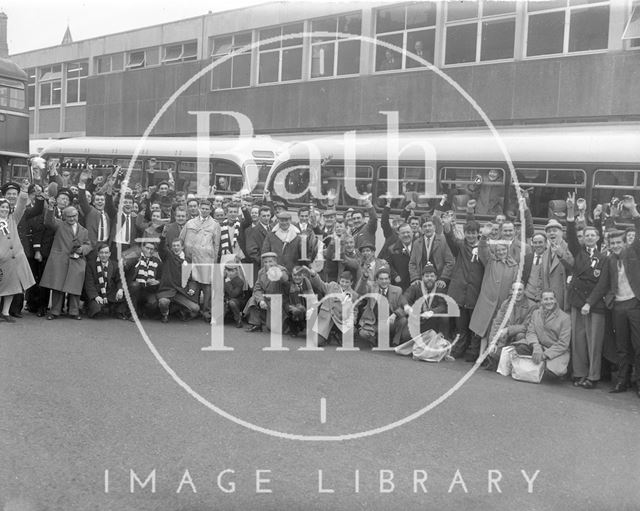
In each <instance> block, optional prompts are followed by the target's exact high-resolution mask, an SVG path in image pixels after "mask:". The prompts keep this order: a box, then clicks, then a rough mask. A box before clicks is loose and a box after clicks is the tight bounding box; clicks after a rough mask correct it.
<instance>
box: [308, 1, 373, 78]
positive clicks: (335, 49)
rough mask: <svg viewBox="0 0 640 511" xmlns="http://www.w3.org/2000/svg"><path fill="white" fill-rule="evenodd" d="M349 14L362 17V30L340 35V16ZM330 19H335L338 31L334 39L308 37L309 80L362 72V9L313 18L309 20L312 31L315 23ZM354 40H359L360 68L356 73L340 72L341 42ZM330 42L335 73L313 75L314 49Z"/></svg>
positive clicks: (340, 76) (353, 74)
mask: <svg viewBox="0 0 640 511" xmlns="http://www.w3.org/2000/svg"><path fill="white" fill-rule="evenodd" d="M347 16H354V17H355V16H357V17H359V18H360V30H359V33H358V34H351V37H340V36H339V35H338V33H339V32H340V30H339V28H340V27H339V23H340V18H344V17H347ZM330 19H333V20H335V30H334V32H336V35H335V36H334V39H326V40H322V41H315V42H314V41H313V36H310V37H308V38H307V39H308V41H309V43H308V44H309V65H308V69H307V71H308V76H309V81H315V80H328V79H331V78H345V77H349V76H358V75H360V74H361V65H360V57H361V56H362V41H361V39H360V37H361V36H362V11H353V12H346V13H341V14H337V15H333V16H323V17H321V18H313V19H311V20H309V23H310V24H311V25H310V32H311V33H313V23H317V22H320V21H327V20H330ZM353 41H357V42H358V44H359V58H358V70H357V71H356V72H355V73H346V74H338V63H339V58H340V57H339V55H340V51H339V50H340V47H341V43H344V42H353ZM303 44H304V41H303ZM328 44H331V45H332V46H333V73H332V74H330V75H321V76H313V50H314V48H317V47H321V46H326V45H328Z"/></svg>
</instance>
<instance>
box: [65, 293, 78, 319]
mask: <svg viewBox="0 0 640 511" xmlns="http://www.w3.org/2000/svg"><path fill="white" fill-rule="evenodd" d="M67 296H68V297H69V315H70V316H77V315H78V314H80V295H72V294H70V293H69V294H68V295H67Z"/></svg>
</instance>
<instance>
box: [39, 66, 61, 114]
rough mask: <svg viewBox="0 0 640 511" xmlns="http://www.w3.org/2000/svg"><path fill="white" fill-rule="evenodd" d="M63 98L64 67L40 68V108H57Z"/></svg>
mask: <svg viewBox="0 0 640 511" xmlns="http://www.w3.org/2000/svg"><path fill="white" fill-rule="evenodd" d="M61 97H62V65H61V64H56V65H54V66H46V67H41V68H40V106H57V105H59V104H60V99H61Z"/></svg>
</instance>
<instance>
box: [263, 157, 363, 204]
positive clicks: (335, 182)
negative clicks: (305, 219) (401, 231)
mask: <svg viewBox="0 0 640 511" xmlns="http://www.w3.org/2000/svg"><path fill="white" fill-rule="evenodd" d="M355 174H356V182H355V189H356V190H355V191H357V193H359V194H366V193H372V192H373V168H372V167H368V166H361V165H357V166H356V168H355ZM285 176H286V177H285ZM283 179H284V183H283V182H282V180H283ZM273 183H274V189H275V190H276V191H277V190H278V189H281V187H282V186H284V189H285V191H286V192H287V194H291V195H300V194H302V195H300V196H297V197H295V198H288V200H289V201H291V202H292V203H295V204H307V203H309V202H312V201H313V200H315V197H314V196H313V195H312V194H311V190H310V186H311V183H310V180H309V167H308V165H293V166H291V167H288V168H283V169H281V170H280V171H279V172H278V174H276V176H275V177H274V179H273ZM278 183H279V184H278ZM305 190H306V192H305ZM303 192H304V193H303ZM329 192H332V193H333V194H334V195H335V203H336V205H337V206H358V205H361V201H359V200H358V199H357V198H356V197H352V196H351V195H352V194H350V193H349V191H348V190H347V188H346V187H345V173H344V167H343V166H342V165H324V166H322V168H321V170H320V193H321V194H322V195H323V196H325V195H327V194H329ZM283 198H284V197H283ZM321 202H322V203H325V202H326V200H321Z"/></svg>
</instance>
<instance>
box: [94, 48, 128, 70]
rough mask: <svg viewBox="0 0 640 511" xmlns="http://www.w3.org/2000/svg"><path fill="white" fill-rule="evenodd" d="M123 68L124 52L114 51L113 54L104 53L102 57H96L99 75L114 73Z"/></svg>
mask: <svg viewBox="0 0 640 511" xmlns="http://www.w3.org/2000/svg"><path fill="white" fill-rule="evenodd" d="M123 69H124V54H123V53H114V54H113V55H102V56H101V57H96V73H97V74H99V75H101V74H104V73H112V72H114V71H122V70H123Z"/></svg>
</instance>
